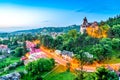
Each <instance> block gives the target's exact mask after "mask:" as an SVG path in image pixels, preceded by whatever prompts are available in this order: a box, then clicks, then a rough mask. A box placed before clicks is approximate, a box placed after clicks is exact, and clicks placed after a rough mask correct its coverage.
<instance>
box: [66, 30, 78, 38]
mask: <svg viewBox="0 0 120 80" xmlns="http://www.w3.org/2000/svg"><path fill="white" fill-rule="evenodd" d="M68 36H69V37H72V38H76V36H77V30H75V29H73V30H70V31H69V32H68Z"/></svg>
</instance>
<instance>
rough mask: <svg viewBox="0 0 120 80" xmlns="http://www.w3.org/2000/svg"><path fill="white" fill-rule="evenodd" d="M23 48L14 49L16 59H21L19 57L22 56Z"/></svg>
mask: <svg viewBox="0 0 120 80" xmlns="http://www.w3.org/2000/svg"><path fill="white" fill-rule="evenodd" d="M23 54H24V53H23V48H21V47H17V48H16V49H15V54H14V55H15V56H16V57H21V56H23Z"/></svg>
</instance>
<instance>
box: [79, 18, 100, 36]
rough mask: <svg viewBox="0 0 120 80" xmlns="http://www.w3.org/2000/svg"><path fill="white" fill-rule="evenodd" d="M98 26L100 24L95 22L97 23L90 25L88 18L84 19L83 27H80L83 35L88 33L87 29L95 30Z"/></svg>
mask: <svg viewBox="0 0 120 80" xmlns="http://www.w3.org/2000/svg"><path fill="white" fill-rule="evenodd" d="M96 26H98V23H97V22H96V21H95V22H93V23H88V20H87V18H86V17H85V18H84V19H83V23H82V25H81V27H80V32H81V34H83V33H84V32H86V28H87V27H93V28H95V27H96Z"/></svg>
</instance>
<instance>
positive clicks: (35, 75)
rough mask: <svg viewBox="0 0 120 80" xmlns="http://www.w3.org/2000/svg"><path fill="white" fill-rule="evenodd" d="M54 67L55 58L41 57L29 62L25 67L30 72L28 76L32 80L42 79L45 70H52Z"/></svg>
mask: <svg viewBox="0 0 120 80" xmlns="http://www.w3.org/2000/svg"><path fill="white" fill-rule="evenodd" d="M53 67H54V60H53V59H46V58H40V59H38V60H37V61H33V62H30V63H28V64H27V65H26V66H25V69H26V70H27V72H28V74H27V75H28V76H27V77H30V78H31V80H40V79H41V78H42V77H41V75H42V74H43V73H44V72H47V71H50V70H51V69H52V68H53Z"/></svg>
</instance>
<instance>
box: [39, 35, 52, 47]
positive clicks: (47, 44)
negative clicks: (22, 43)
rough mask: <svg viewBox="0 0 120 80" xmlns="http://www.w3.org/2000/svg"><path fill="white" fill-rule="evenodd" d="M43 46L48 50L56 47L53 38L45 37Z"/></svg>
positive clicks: (42, 42)
mask: <svg viewBox="0 0 120 80" xmlns="http://www.w3.org/2000/svg"><path fill="white" fill-rule="evenodd" d="M41 44H42V45H43V46H45V47H47V48H53V47H54V39H53V38H52V36H49V35H44V36H43V37H42V41H41Z"/></svg>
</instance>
